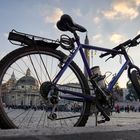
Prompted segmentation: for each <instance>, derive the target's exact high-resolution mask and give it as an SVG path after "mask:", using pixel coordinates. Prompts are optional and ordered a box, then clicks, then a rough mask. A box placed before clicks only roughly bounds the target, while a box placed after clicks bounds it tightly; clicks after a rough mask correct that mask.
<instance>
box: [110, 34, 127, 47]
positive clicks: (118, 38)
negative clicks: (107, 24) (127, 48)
mask: <svg viewBox="0 0 140 140" xmlns="http://www.w3.org/2000/svg"><path fill="white" fill-rule="evenodd" d="M124 40H125V37H124V36H122V35H120V34H117V33H114V34H112V35H111V36H110V41H111V42H113V43H115V44H119V43H121V42H123V41H124Z"/></svg>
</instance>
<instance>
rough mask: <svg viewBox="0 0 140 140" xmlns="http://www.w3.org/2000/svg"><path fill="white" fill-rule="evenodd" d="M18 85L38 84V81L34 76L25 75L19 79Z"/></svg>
mask: <svg viewBox="0 0 140 140" xmlns="http://www.w3.org/2000/svg"><path fill="white" fill-rule="evenodd" d="M17 85H33V86H36V85H37V81H36V79H35V78H33V77H32V76H23V77H22V78H20V79H19V80H18V81H17Z"/></svg>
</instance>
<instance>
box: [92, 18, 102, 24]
mask: <svg viewBox="0 0 140 140" xmlns="http://www.w3.org/2000/svg"><path fill="white" fill-rule="evenodd" d="M93 22H94V23H95V24H99V23H100V22H101V19H100V18H99V17H95V18H93Z"/></svg>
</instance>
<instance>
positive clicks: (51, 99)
mask: <svg viewBox="0 0 140 140" xmlns="http://www.w3.org/2000/svg"><path fill="white" fill-rule="evenodd" d="M57 27H58V29H59V30H61V31H69V32H71V33H72V34H73V36H74V37H73V38H71V37H69V36H67V35H64V34H63V35H61V37H60V40H52V39H47V38H42V37H38V36H34V35H30V34H25V33H21V32H17V31H15V30H12V31H11V32H10V33H9V37H8V39H9V41H10V42H11V43H13V44H15V45H20V46H23V47H21V48H18V49H16V50H14V51H12V52H10V53H9V54H7V55H6V56H5V57H4V58H3V59H2V60H1V61H0V85H1V91H0V94H1V102H0V104H1V105H0V114H1V115H0V127H1V128H2V129H4V128H5V129H6V128H28V127H29V128H32V127H33V128H35V127H37V128H40V127H56V126H85V124H86V122H87V120H88V117H89V116H90V115H92V114H93V113H97V112H96V111H95V110H98V112H101V114H102V116H103V117H104V119H102V120H100V121H98V123H104V122H106V121H109V120H110V117H109V113H110V112H111V110H112V108H113V106H114V98H113V93H112V90H113V87H114V85H115V84H116V82H117V81H118V79H119V78H120V76H121V74H122V73H123V72H124V70H126V69H127V70H128V77H129V78H130V80H131V82H132V83H133V85H134V88H135V90H136V91H137V93H138V97H139V99H140V84H139V80H140V69H139V68H138V67H137V66H135V65H134V64H133V63H132V62H131V60H130V58H129V56H128V54H127V52H126V48H130V47H134V46H136V45H138V44H139V43H140V41H138V39H139V38H140V35H137V36H136V37H135V38H134V39H132V40H131V39H129V40H127V41H126V42H124V43H122V44H120V45H118V46H117V47H115V48H113V49H108V48H101V47H97V46H92V45H86V44H81V43H80V38H79V36H78V34H77V31H79V32H87V30H86V29H85V28H84V27H83V26H81V25H79V24H76V23H74V22H73V20H72V18H71V17H70V16H69V15H66V14H65V15H63V16H62V17H61V18H60V20H59V21H58V22H57ZM59 48H63V49H64V50H67V51H68V52H69V54H68V55H65V54H64V53H63V52H62V51H60V50H59ZM83 49H93V50H97V51H102V52H105V53H103V54H101V55H100V57H101V58H103V57H105V56H108V55H111V56H110V57H109V59H110V58H114V57H115V56H117V55H122V56H124V58H125V60H126V62H125V63H124V64H123V66H122V67H121V69H120V71H119V72H118V74H116V76H114V78H113V79H112V80H111V82H110V83H109V84H108V85H106V84H105V83H104V76H102V75H101V73H100V72H99V71H97V72H95V71H96V70H97V69H98V68H97V67H96V70H95V69H94V68H90V67H89V65H88V62H87V60H86V57H85V54H84V51H83ZM78 52H80V54H81V58H82V60H83V63H84V65H85V68H86V71H87V74H88V77H89V82H90V84H89V82H88V80H87V78H86V77H85V76H84V74H83V72H82V71H81V69H80V68H79V67H78V65H77V64H76V63H75V62H74V61H73V59H74V57H75V56H76V54H77V53H78ZM99 82H102V85H100V84H99ZM91 88H92V90H91ZM91 92H92V93H91Z"/></svg>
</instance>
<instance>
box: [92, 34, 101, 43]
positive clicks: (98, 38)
mask: <svg viewBox="0 0 140 140" xmlns="http://www.w3.org/2000/svg"><path fill="white" fill-rule="evenodd" d="M92 43H94V44H95V43H96V44H102V43H103V40H102V35H101V34H96V35H94V36H93V37H92Z"/></svg>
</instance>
